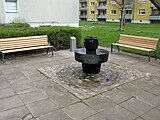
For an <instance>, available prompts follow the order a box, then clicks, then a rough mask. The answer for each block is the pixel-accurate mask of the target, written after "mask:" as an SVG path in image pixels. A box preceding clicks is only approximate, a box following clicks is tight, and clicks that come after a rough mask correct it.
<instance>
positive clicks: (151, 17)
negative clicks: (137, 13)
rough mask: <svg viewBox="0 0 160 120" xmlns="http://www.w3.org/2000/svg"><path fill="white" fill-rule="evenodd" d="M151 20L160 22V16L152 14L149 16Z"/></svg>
mask: <svg viewBox="0 0 160 120" xmlns="http://www.w3.org/2000/svg"><path fill="white" fill-rule="evenodd" d="M149 19H150V20H160V14H151V15H150V16H149Z"/></svg>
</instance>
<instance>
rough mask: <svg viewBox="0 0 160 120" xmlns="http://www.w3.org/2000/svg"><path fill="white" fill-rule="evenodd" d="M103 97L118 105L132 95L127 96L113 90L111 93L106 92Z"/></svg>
mask: <svg viewBox="0 0 160 120" xmlns="http://www.w3.org/2000/svg"><path fill="white" fill-rule="evenodd" d="M103 95H104V96H106V97H108V98H110V99H112V100H113V101H114V102H116V103H117V104H119V103H121V102H123V101H126V100H127V99H129V98H131V97H132V95H128V94H126V93H124V92H122V91H120V90H118V89H113V90H111V91H107V92H105V93H104V94H103Z"/></svg>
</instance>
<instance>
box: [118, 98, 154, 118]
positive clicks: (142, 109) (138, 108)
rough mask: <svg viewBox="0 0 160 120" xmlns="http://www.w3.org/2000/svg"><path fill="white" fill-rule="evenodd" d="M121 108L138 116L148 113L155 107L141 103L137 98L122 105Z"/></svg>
mask: <svg viewBox="0 0 160 120" xmlns="http://www.w3.org/2000/svg"><path fill="white" fill-rule="evenodd" d="M120 106H122V107H124V108H126V109H127V110H129V111H131V112H133V113H135V114H136V115H138V116H140V115H142V114H144V113H146V112H147V111H149V110H151V109H152V108H153V106H151V105H148V104H146V103H144V102H142V101H139V100H137V99H136V98H132V99H130V100H128V101H126V102H124V103H121V104H120Z"/></svg>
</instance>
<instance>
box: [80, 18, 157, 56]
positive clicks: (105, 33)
mask: <svg viewBox="0 0 160 120" xmlns="http://www.w3.org/2000/svg"><path fill="white" fill-rule="evenodd" d="M80 28H81V30H82V40H81V45H83V42H84V38H85V37H86V36H97V37H98V39H99V45H101V46H105V47H110V45H111V43H113V42H116V41H117V40H118V37H119V34H128V35H136V36H143V37H151V38H157V39H158V38H160V24H134V23H126V25H125V26H123V31H122V32H120V31H119V23H112V22H97V23H95V22H88V21H80ZM121 49H122V50H124V51H128V52H132V53H136V54H141V55H148V52H145V51H139V50H135V49H128V48H121ZM157 56H158V58H160V45H159V48H158V50H157Z"/></svg>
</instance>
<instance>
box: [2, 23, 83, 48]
mask: <svg viewBox="0 0 160 120" xmlns="http://www.w3.org/2000/svg"><path fill="white" fill-rule="evenodd" d="M36 35H47V36H48V40H49V42H50V43H51V44H52V45H53V46H54V48H55V49H56V50H58V49H68V48H69V45H70V37H71V36H75V37H76V39H77V46H80V40H81V30H80V29H79V28H75V27H68V26H66V27H62V26H54V27H38V28H31V27H3V28H2V29H1V28H0V39H1V38H13V37H24V36H36Z"/></svg>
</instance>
